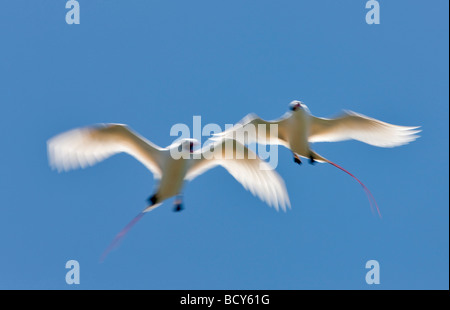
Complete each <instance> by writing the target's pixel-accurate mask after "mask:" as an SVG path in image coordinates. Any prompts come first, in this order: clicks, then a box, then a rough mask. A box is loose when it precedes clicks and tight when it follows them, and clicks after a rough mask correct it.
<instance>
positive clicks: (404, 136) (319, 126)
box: [308, 111, 420, 147]
mask: <svg viewBox="0 0 450 310" xmlns="http://www.w3.org/2000/svg"><path fill="white" fill-rule="evenodd" d="M417 128H419V127H406V126H397V125H392V124H388V123H385V122H382V121H379V120H376V119H374V118H370V117H368V116H365V115H362V114H358V113H355V112H352V111H345V113H344V115H342V116H340V117H337V118H334V119H327V118H319V117H314V116H312V117H311V123H310V135H309V139H308V140H309V142H335V141H343V140H350V139H354V140H359V141H362V142H365V143H368V144H371V145H375V146H380V147H394V146H399V145H403V144H407V143H409V142H412V141H414V140H415V139H417V138H418V136H417V135H415V134H416V133H418V132H420V130H418V129H417Z"/></svg>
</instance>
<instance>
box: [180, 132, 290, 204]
mask: <svg viewBox="0 0 450 310" xmlns="http://www.w3.org/2000/svg"><path fill="white" fill-rule="evenodd" d="M196 153H197V154H199V155H201V158H200V159H193V160H192V165H191V166H190V167H189V170H188V172H187V175H186V178H185V179H186V180H192V179H194V178H195V177H197V176H198V175H200V174H202V173H204V172H206V171H207V170H209V169H211V168H213V167H215V166H218V165H220V166H222V167H224V168H225V169H226V170H227V171H228V172H229V173H230V174H231V175H232V176H233V177H234V178H235V179H236V180H237V181H238V182H239V183H241V184H242V186H244V188H245V189H247V190H249V191H250V192H251V193H252V194H253V195H255V196H258V197H259V198H260V199H261V200H263V201H264V202H266V203H267V204H269V205H270V206H273V207H275V209H277V210H278V208H279V207H281V208H282V209H283V210H286V207H290V202H289V196H288V193H287V190H286V186H285V184H284V181H283V179H282V178H281V177H280V176H279V175H278V173H277V172H276V171H275V170H273V169H272V167H271V166H270V165H269V164H268V163H266V162H265V161H263V160H261V159H260V158H259V157H258V156H257V155H256V154H255V153H254V152H253V151H251V150H250V149H248V148H247V147H246V146H244V145H243V144H241V143H239V142H237V141H236V140H232V139H221V140H219V141H215V142H214V143H212V144H210V145H207V146H205V147H204V148H203V149H201V150H199V151H197V152H196ZM194 155H195V153H194ZM194 158H195V157H194Z"/></svg>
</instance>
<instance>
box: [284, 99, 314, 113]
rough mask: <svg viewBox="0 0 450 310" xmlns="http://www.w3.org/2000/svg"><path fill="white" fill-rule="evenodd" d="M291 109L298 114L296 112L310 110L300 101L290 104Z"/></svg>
mask: <svg viewBox="0 0 450 310" xmlns="http://www.w3.org/2000/svg"><path fill="white" fill-rule="evenodd" d="M289 109H290V110H291V111H293V112H296V111H306V112H309V109H308V107H307V106H306V104H304V103H303V102H301V101H298V100H294V101H291V103H289Z"/></svg>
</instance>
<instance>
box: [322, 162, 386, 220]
mask: <svg viewBox="0 0 450 310" xmlns="http://www.w3.org/2000/svg"><path fill="white" fill-rule="evenodd" d="M326 162H327V163H329V164H331V165H333V166H335V167H336V168H338V169H341V170H342V171H344V172H345V173H347V174H348V175H349V176H351V177H352V178H354V179H355V180H356V181H358V183H359V184H361V186H362V187H363V189H364V191H365V192H366V195H367V198H368V199H369V203H370V208H371V209H372V212H374V211H373V205H374V204H375V207H376V209H377V212H378V216H379V217H380V218H381V212H380V209H379V208H378V204H377V201H376V200H375V198H374V197H373V195H372V193H371V192H370V191H369V189H368V188H367V187H366V186H365V185H364V183H363V182H361V181H360V180H359V179H358V178H357V177H355V176H354V175H353V174H351V173H350V172H348V171H347V170H345V169H344V168H342V167H341V166H339V165H338V164H335V163H333V162H332V161H330V160H328V159H327V160H326Z"/></svg>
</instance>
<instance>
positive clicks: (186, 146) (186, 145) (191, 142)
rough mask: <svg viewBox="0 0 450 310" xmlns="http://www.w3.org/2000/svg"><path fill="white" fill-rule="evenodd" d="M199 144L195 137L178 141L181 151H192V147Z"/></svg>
mask: <svg viewBox="0 0 450 310" xmlns="http://www.w3.org/2000/svg"><path fill="white" fill-rule="evenodd" d="M199 144H200V143H199V142H198V140H197V139H183V140H181V141H180V148H181V151H182V152H189V153H193V152H194V147H195V146H197V145H199Z"/></svg>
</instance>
